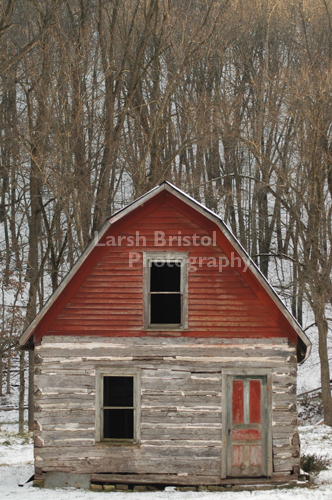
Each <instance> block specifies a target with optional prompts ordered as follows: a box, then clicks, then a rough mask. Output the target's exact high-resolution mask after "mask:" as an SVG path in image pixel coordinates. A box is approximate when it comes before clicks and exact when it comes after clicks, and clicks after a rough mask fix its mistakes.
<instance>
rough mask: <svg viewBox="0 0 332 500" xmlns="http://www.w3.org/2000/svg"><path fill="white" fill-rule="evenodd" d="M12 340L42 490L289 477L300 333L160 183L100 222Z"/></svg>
mask: <svg viewBox="0 0 332 500" xmlns="http://www.w3.org/2000/svg"><path fill="white" fill-rule="evenodd" d="M20 343H21V345H22V346H23V347H25V348H30V349H34V352H35V437H34V440H35V480H44V481H45V486H51V485H53V484H54V483H56V484H58V485H64V484H69V485H71V484H73V485H77V486H83V487H84V486H85V487H88V485H89V484H90V483H98V484H103V483H105V484H121V483H123V484H133V485H140V484H168V485H226V484H227V485H235V484H250V483H252V484H254V483H255V482H256V483H257V482H259V483H260V484H262V483H272V484H275V483H278V482H281V481H284V482H285V481H288V482H289V481H291V480H294V479H296V478H297V475H298V473H299V457H300V452H299V437H298V429H297V407H296V376H297V364H298V363H299V362H300V363H301V362H303V361H304V360H305V359H306V357H307V356H308V355H309V351H310V342H309V340H308V338H307V337H306V335H305V334H304V332H303V331H302V329H301V327H300V326H299V324H298V323H297V322H296V320H295V319H294V318H293V317H292V315H291V314H290V313H289V312H288V310H287V309H286V307H285V306H284V304H283V303H282V302H281V301H280V299H279V298H278V296H277V295H276V293H275V292H274V291H273V289H272V288H271V286H270V285H269V284H268V282H267V281H266V280H265V278H264V277H263V276H262V274H261V273H260V272H259V270H258V269H257V267H256V266H255V265H254V263H253V262H252V261H251V260H250V258H249V257H248V255H247V254H246V252H245V251H244V250H243V248H242V247H241V246H240V244H239V242H238V241H237V240H236V239H235V238H234V236H233V235H232V234H231V232H230V231H229V230H228V229H227V227H226V226H225V225H224V224H223V222H222V221H221V219H220V218H219V217H218V216H217V215H215V214H214V213H212V212H211V211H209V210H208V209H206V208H205V207H203V206H202V205H200V204H199V203H197V202H196V201H195V200H193V199H192V198H190V197H189V196H187V195H186V194H185V193H183V192H182V191H180V190H179V189H177V188H176V187H174V186H173V185H171V184H169V183H167V182H164V183H162V184H161V185H159V186H157V187H156V188H154V189H153V190H152V191H150V192H148V193H147V194H145V195H144V196H142V197H141V198H139V199H138V200H136V201H135V202H134V203H132V204H131V205H129V206H127V207H126V208H124V209H123V210H121V211H119V212H118V213H116V214H115V215H114V216H113V217H111V218H110V219H109V220H107V221H106V223H105V225H104V226H103V227H102V229H101V231H100V232H99V234H98V237H96V238H95V240H94V241H93V242H92V243H91V244H90V246H89V247H88V248H87V249H86V251H85V252H84V253H83V255H82V256H81V258H80V259H79V260H78V262H77V263H76V265H75V266H74V267H73V269H72V270H71V271H70V273H69V274H68V275H67V277H66V278H65V279H64V281H63V282H62V284H61V285H60V286H59V288H58V289H57V291H56V292H55V293H54V294H53V296H52V297H51V298H50V299H49V301H48V302H47V303H46V305H45V306H44V307H43V309H42V310H41V311H40V313H39V314H38V316H37V317H36V318H35V320H34V321H33V323H32V324H31V325H30V326H29V328H28V329H27V330H26V331H25V332H24V333H23V335H22V337H21V339H20Z"/></svg>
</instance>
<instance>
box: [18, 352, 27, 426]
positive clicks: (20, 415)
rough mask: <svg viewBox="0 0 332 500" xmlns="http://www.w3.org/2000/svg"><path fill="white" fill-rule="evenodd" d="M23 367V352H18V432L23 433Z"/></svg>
mask: <svg viewBox="0 0 332 500" xmlns="http://www.w3.org/2000/svg"><path fill="white" fill-rule="evenodd" d="M24 366H25V352H24V351H21V352H20V395H19V404H18V432H24V389H25V381H24Z"/></svg>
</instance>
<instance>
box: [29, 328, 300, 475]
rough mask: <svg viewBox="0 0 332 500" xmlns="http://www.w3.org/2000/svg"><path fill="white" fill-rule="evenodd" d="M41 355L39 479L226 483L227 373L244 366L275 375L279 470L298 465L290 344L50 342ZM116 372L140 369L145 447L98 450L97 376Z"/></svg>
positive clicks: (38, 356) (37, 443)
mask: <svg viewBox="0 0 332 500" xmlns="http://www.w3.org/2000/svg"><path fill="white" fill-rule="evenodd" d="M35 355H36V364H35V419H36V421H35V429H36V430H35V446H36V447H35V466H36V477H38V475H39V476H42V474H43V473H45V472H47V471H64V472H77V473H94V474H97V473H104V474H113V476H114V477H116V478H119V477H120V478H121V476H119V474H129V475H131V477H136V476H137V478H138V479H137V482H140V481H143V482H144V481H146V482H149V480H148V479H147V478H153V479H152V481H153V482H157V479H158V478H159V480H160V482H163V483H165V482H166V483H167V482H168V483H169V482H172V481H173V482H174V483H183V484H190V483H191V484H192V483H193V482H195V481H196V483H195V484H219V483H220V480H221V479H220V478H221V422H222V408H221V396H222V394H221V387H222V384H221V377H222V370H223V368H226V367H228V368H230V367H232V368H235V367H236V366H239V367H242V368H243V367H249V366H251V367H259V368H262V367H266V368H271V369H272V372H273V397H272V400H273V408H272V415H273V417H272V420H273V422H272V429H273V457H274V458H273V460H274V472H276V473H286V474H290V472H291V471H292V470H293V467H294V466H297V465H298V462H299V458H298V456H299V447H298V442H297V440H296V435H297V418H296V391H295V385H296V367H297V365H296V358H295V348H294V346H292V345H289V343H288V341H287V340H285V339H282V338H279V339H261V340H259V341H257V340H254V339H238V340H233V339H205V338H196V339H189V338H158V339H157V338H153V337H152V338H142V337H138V338H132V339H129V338H125V337H120V338H114V339H112V338H102V337H85V338H84V339H83V338H82V337H75V336H72V337H68V336H55V337H53V336H49V337H44V338H43V340H42V342H41V345H38V346H36V347H35ZM112 367H114V368H115V369H116V368H117V369H118V368H119V367H120V368H128V369H131V370H139V371H140V375H141V401H140V407H141V443H140V445H139V446H133V445H131V446H112V445H109V444H96V443H95V374H96V369H97V368H103V369H107V370H109V371H111V370H112ZM143 478H145V479H143ZM123 480H125V479H123Z"/></svg>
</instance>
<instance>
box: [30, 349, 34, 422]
mask: <svg viewBox="0 0 332 500" xmlns="http://www.w3.org/2000/svg"><path fill="white" fill-rule="evenodd" d="M34 372H35V353H34V351H33V350H32V349H30V350H29V393H28V395H29V403H28V428H29V431H33V422H34V406H33V394H34Z"/></svg>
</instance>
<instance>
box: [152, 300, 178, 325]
mask: <svg viewBox="0 0 332 500" xmlns="http://www.w3.org/2000/svg"><path fill="white" fill-rule="evenodd" d="M156 323H159V324H160V323H161V324H180V323H181V295H180V294H179V293H174V294H173V293H170V294H165V295H164V294H160V295H159V294H156V295H155V294H151V324H156Z"/></svg>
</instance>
